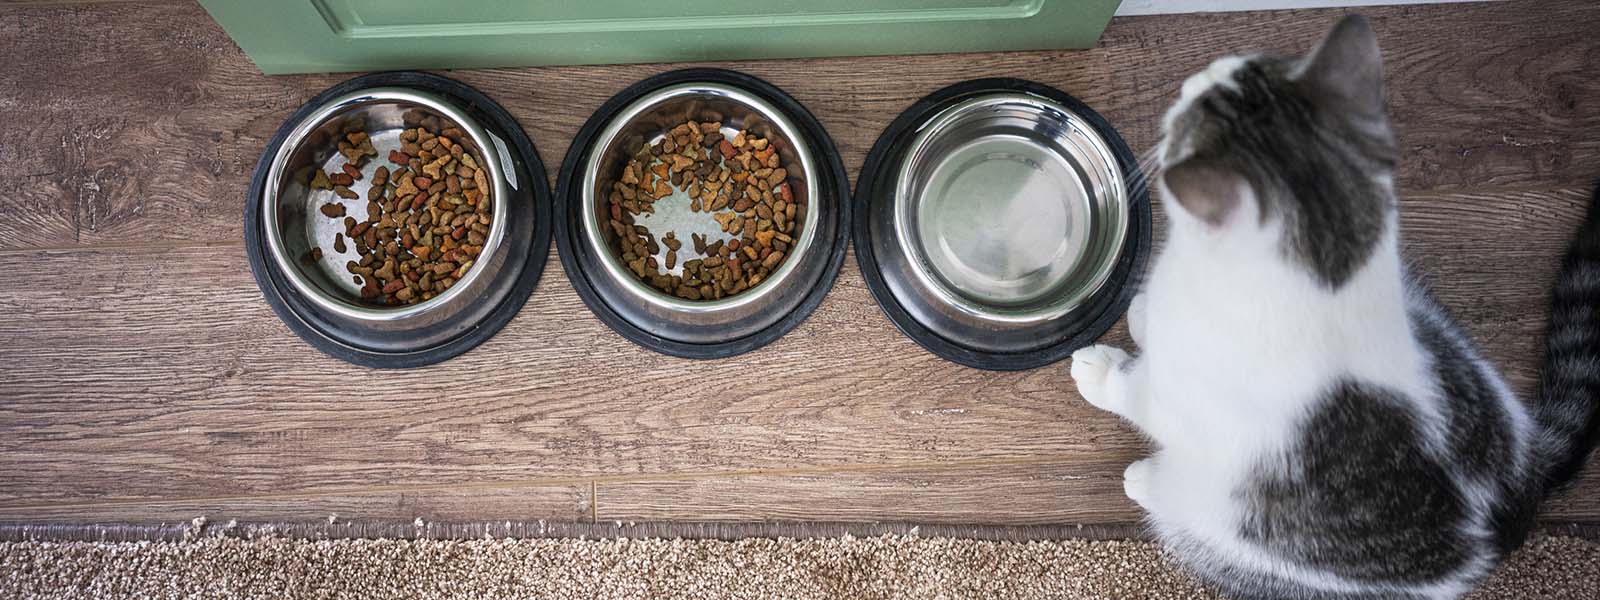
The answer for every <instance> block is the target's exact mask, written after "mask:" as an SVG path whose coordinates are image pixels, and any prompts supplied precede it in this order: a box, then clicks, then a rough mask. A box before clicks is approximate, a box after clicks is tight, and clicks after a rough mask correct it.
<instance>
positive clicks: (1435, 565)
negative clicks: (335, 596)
mask: <svg viewBox="0 0 1600 600" xmlns="http://www.w3.org/2000/svg"><path fill="white" fill-rule="evenodd" d="M1163 133H1164V138H1163V140H1162V142H1161V144H1160V146H1159V147H1158V148H1157V153H1158V155H1159V158H1160V160H1161V164H1162V165H1163V167H1162V168H1161V169H1160V179H1159V181H1160V185H1161V191H1162V193H1161V197H1162V202H1163V206H1164V207H1165V209H1166V211H1165V212H1166V214H1167V217H1168V235H1167V239H1166V245H1165V248H1164V249H1163V250H1162V252H1161V254H1160V257H1159V258H1158V259H1157V260H1156V262H1155V264H1154V266H1153V267H1152V271H1151V273H1150V274H1149V277H1148V278H1147V280H1146V283H1145V287H1144V290H1143V292H1142V293H1141V294H1140V295H1139V296H1138V297H1137V298H1135V300H1134V304H1133V306H1132V307H1131V308H1130V309H1129V314H1128V322H1129V326H1130V328H1131V330H1132V331H1131V332H1132V335H1133V339H1134V341H1135V342H1136V343H1137V344H1138V346H1139V353H1138V356H1136V357H1135V356H1129V355H1128V353H1126V352H1124V351H1122V350H1120V349H1117V348H1112V347H1109V346H1091V347H1088V348H1084V349H1082V350H1079V351H1078V352H1077V353H1075V354H1074V355H1073V357H1072V377H1073V379H1074V380H1076V383H1077V386H1078V390H1079V391H1080V392H1081V393H1082V394H1083V397H1084V398H1085V399H1087V400H1088V401H1089V402H1090V403H1092V404H1094V405H1095V406H1097V407H1100V408H1102V409H1104V410H1108V411H1111V412H1114V413H1116V414H1118V415H1121V416H1122V417H1124V418H1125V419H1127V420H1128V421H1129V422H1131V423H1132V424H1134V425H1135V426H1137V427H1138V428H1139V429H1140V430H1141V431H1142V432H1144V433H1145V434H1146V435H1147V436H1148V437H1149V438H1150V439H1151V441H1152V442H1153V444H1154V446H1155V447H1156V451H1155V454H1154V455H1153V456H1151V457H1149V458H1146V459H1144V460H1140V461H1138V462H1135V463H1133V464H1132V465H1130V466H1129V467H1128V469H1127V471H1126V472H1125V474H1124V488H1125V490H1126V492H1127V494H1128V497H1130V498H1132V499H1133V500H1134V501H1135V502H1137V503H1138V504H1139V505H1140V506H1141V507H1143V508H1144V509H1145V511H1146V512H1147V513H1148V515H1149V521H1150V523H1151V524H1152V526H1153V529H1154V531H1155V533H1156V534H1157V536H1158V537H1159V538H1160V539H1161V540H1162V541H1163V542H1164V543H1165V544H1166V545H1167V546H1168V547H1169V548H1171V549H1172V550H1173V551H1174V552H1175V554H1176V555H1177V556H1178V557H1180V558H1181V559H1182V560H1183V561H1184V563H1185V564H1187V565H1188V566H1189V567H1190V568H1192V569H1193V570H1194V571H1195V572H1196V573H1198V574H1199V575H1201V576H1202V577H1203V578H1204V579H1206V580H1207V581H1209V582H1211V583H1212V584H1214V585H1216V586H1217V587H1219V588H1220V589H1221V590H1223V591H1224V592H1227V593H1230V594H1233V595H1237V596H1242V597H1269V598H1280V597H1288V598H1368V597H1372V598H1378V597H1381V598H1396V597H1398V598H1452V597H1455V596H1458V595H1460V594H1462V593H1463V592H1465V591H1467V590H1468V589H1470V588H1471V587H1472V585H1473V584H1474V583H1475V582H1476V581H1478V580H1479V578H1481V577H1482V576H1484V575H1485V574H1486V573H1487V572H1489V571H1490V570H1491V569H1492V568H1493V567H1494V566H1495V565H1496V564H1497V563H1498V562H1499V561H1500V560H1501V559H1502V558H1503V557H1504V556H1505V555H1506V554H1507V553H1508V552H1510V550H1512V549H1514V548H1515V547H1516V546H1517V545H1519V544H1520V543H1521V542H1522V541H1523V539H1524V538H1525V537H1526V536H1527V534H1528V530H1529V528H1530V527H1531V526H1532V523H1533V517H1534V514H1535V512H1536V510H1537V508H1538V504H1539V502H1540V501H1541V500H1542V499H1543V498H1544V497H1545V496H1546V495H1547V494H1549V493H1550V492H1551V491H1552V490H1554V489H1555V488H1557V487H1558V486H1560V485H1562V484H1563V483H1565V482H1567V481H1568V480H1570V479H1572V478H1573V476H1574V475H1575V474H1576V472H1577V471H1578V469H1579V468H1581V467H1582V465H1583V461H1584V460H1585V458H1586V457H1587V455H1588V454H1589V452H1590V450H1591V449H1593V447H1594V445H1595V441H1596V407H1597V400H1600V210H1596V209H1595V208H1593V207H1591V209H1590V213H1589V216H1588V218H1587V220H1586V222H1585V223H1584V224H1583V226H1582V228H1581V229H1580V231H1579V232H1578V236H1577V239H1576V240H1575V241H1574V242H1573V245H1572V248H1571V250H1570V253H1569V255H1568V256H1567V258H1566V259H1565V262H1564V263H1563V266H1562V269H1561V272H1560V278H1559V280H1558V281H1557V282H1556V285H1555V289H1554V293H1553V311H1552V315H1551V322H1550V327H1549V333H1548V335H1549V337H1548V341H1547V349H1546V351H1547V357H1546V363H1545V368H1544V380H1543V385H1542V388H1541V392H1540V396H1539V398H1538V400H1537V402H1534V403H1532V406H1531V407H1530V406H1525V405H1524V404H1523V403H1521V402H1519V401H1518V400H1517V398H1516V397H1514V396H1513V395H1512V393H1511V392H1510V390H1509V389H1508V388H1507V386H1506V384H1505V383H1504V381H1503V380H1502V379H1501V378H1500V376H1499V374H1498V373H1496V372H1495V369H1494V367H1492V366H1491V365H1489V364H1488V363H1487V362H1485V361H1484V360H1483V359H1482V358H1481V357H1480V356H1479V355H1478V352H1477V351H1476V350H1475V349H1474V348H1473V347H1472V345H1471V342H1470V341H1469V340H1468V339H1467V336H1466V335H1465V334H1463V333H1462V332H1461V330H1460V329H1459V328H1458V327H1457V326H1456V325H1455V324H1454V323H1453V322H1451V320H1450V318H1449V317H1448V316H1447V315H1446V314H1445V313H1444V312H1443V311H1442V310H1441V309H1440V307H1439V306H1438V305H1436V304H1435V303H1434V301H1433V300H1432V299H1431V298H1430V296H1429V294H1428V292H1427V290H1426V289H1424V288H1423V287H1422V286H1421V285H1420V284H1419V283H1418V282H1416V281H1414V280H1411V279H1410V278H1408V276H1407V274H1406V272H1405V269H1404V267H1403V266H1402V262H1401V259H1400V255H1399V249H1398V242H1397V236H1398V233H1399V231H1398V224H1397V219H1396V208H1397V206H1396V197H1395V193H1394V189H1393V185H1392V183H1391V174H1392V172H1393V170H1394V164H1395V158H1396V149H1395V141H1394V136H1393V134H1392V132H1391V130H1390V127H1389V123H1388V119H1387V117H1386V115H1385V106H1384V94H1383V85H1382V66H1381V61H1380V57H1379V53H1378V45H1377V40H1376V36H1375V35H1374V33H1373V30H1372V28H1371V26H1370V25H1369V24H1368V22H1367V21H1366V20H1365V19H1364V18H1361V17H1359V16H1351V17H1347V18H1345V19H1344V20H1343V21H1341V22H1339V23H1338V24H1337V25H1336V26H1335V27H1334V28H1333V30H1332V32H1331V33H1329V34H1328V37H1327V38H1326V39H1325V40H1324V41H1323V42H1322V44H1321V45H1320V46H1319V47H1318V48H1317V49H1316V50H1314V51H1313V52H1312V53H1311V54H1310V55H1308V56H1306V57H1304V58H1285V57H1278V56H1272V55H1264V54H1263V55H1250V56H1242V57H1229V58H1223V59H1221V60H1218V61H1216V62H1215V63H1213V64H1212V65H1211V66H1209V67H1208V68H1206V69H1205V70H1204V71H1201V72H1200V73H1198V74H1196V75H1194V76H1193V77H1191V78H1189V80H1188V81H1186V82H1185V83H1184V84H1183V90H1182V94H1181V97H1180V98H1179V100H1178V101H1177V103H1176V104H1175V105H1174V106H1173V107H1172V109H1171V110H1170V111H1169V112H1168V113H1167V116H1166V119H1165V122H1164V123H1163Z"/></svg>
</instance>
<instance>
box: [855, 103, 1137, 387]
mask: <svg viewBox="0 0 1600 600" xmlns="http://www.w3.org/2000/svg"><path fill="white" fill-rule="evenodd" d="M1142 182H1143V175H1142V174H1141V173H1140V172H1139V167H1138V164H1137V163H1136V161H1135V160H1134V158H1133V154H1132V153H1131V152H1130V151H1129V150H1128V147H1127V144H1125V143H1124V142H1123V141H1122V138H1121V137H1120V136H1118V135H1117V132H1116V130H1115V129H1113V128H1112V127H1111V125H1110V123H1108V122H1107V121H1106V120H1105V119H1104V118H1102V117H1101V116H1100V115H1099V114H1097V113H1095V112H1094V111H1093V110H1092V109H1090V108H1089V107H1088V106H1086V105H1084V104H1083V103H1082V102H1080V101H1078V100H1077V99H1076V98H1073V97H1072V96H1069V95H1067V94H1065V93H1063V92H1061V91H1059V90H1056V89H1054V88H1051V87H1049V86H1045V85H1041V84H1038V83H1033V82H1029V81H1023V80H1017V79H982V80H975V81H968V82H964V83H958V84H955V85H952V86H950V87H947V88H945V89H942V90H939V91H937V92H934V93H933V94H931V95H929V96H928V97H926V98H924V99H922V100H920V101H918V102H917V103H916V104H914V105H913V106H912V107H911V108H909V109H907V110H906V111H905V112H904V113H902V114H901V115H900V116H899V117H898V118H897V119H895V121H894V122H893V123H891V124H890V126H889V127H888V128H887V129H886V130H885V131H884V132H883V134H882V135H881V136H880V137H879V138H878V141H877V142H876V143H875V144H874V145H873V148H872V150H871V152H870V153H869V154H868V156H867V161H866V164H865V165H864V166H863V167H862V173H861V176H860V179H859V180H858V181H857V185H856V203H855V213H856V214H855V215H854V218H855V221H854V223H855V225H854V230H853V232H852V233H853V238H854V240H855V248H856V257H857V260H858V261H859V262H860V265H861V270H862V275H863V277H864V279H865V280H866V282H867V287H868V289H869V290H870V291H871V292H872V295H873V297H874V298H875V299H877V301H878V304H879V306H880V307H882V308H883V310H884V312H885V314H887V315H888V317H889V319H890V321H891V322H893V323H894V324H895V326H896V327H898V328H899V329H900V330H901V331H902V332H904V333H905V334H906V335H907V336H909V337H911V338H912V339H913V340H915V341H916V342H917V343H918V344H920V345H922V346H923V347H924V348H927V349H928V350H929V351H931V352H933V353H934V354H937V355H939V356H941V357H944V358H946V359H948V360H951V361H954V362H957V363H961V364H964V365H968V366H973V367H979V368H985V369H995V370H1016V369H1027V368H1032V367H1037V366H1041V365H1044V364H1048V363H1050V362H1053V361H1056V360H1060V359H1061V358H1064V357H1066V356H1067V355H1069V354H1071V352H1072V351H1073V350H1075V349H1077V348H1079V347H1081V346H1083V345H1085V344H1087V343H1090V342H1092V341H1093V340H1094V339H1096V338H1098V337H1099V336H1100V335H1101V334H1103V333H1105V331H1106V330H1107V329H1108V328H1110V327H1111V325H1112V324H1113V323H1115V322H1116V320H1117V319H1118V318H1119V317H1120V316H1121V315H1122V313H1123V312H1124V311H1125V310H1126V309H1127V306H1128V303H1129V301H1130V299H1131V297H1132V294H1133V287H1134V286H1132V285H1129V284H1128V282H1129V281H1130V280H1131V279H1132V278H1133V277H1135V275H1136V274H1137V273H1140V272H1142V270H1143V268H1144V263H1145V261H1146V257H1147V255H1148V254H1149V247H1150V205H1149V199H1148V197H1147V195H1146V193H1145V190H1144V186H1143V183H1142Z"/></svg>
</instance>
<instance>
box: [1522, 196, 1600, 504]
mask: <svg viewBox="0 0 1600 600" xmlns="http://www.w3.org/2000/svg"><path fill="white" fill-rule="evenodd" d="M1550 304H1551V306H1550V328H1549V332H1548V334H1547V335H1548V337H1547V338H1546V339H1545V363H1544V373H1543V377H1542V381H1541V382H1540V388H1539V403H1538V406H1537V407H1536V408H1535V409H1534V419H1535V421H1536V422H1537V423H1538V427H1539V431H1540V434H1541V435H1540V437H1541V441H1542V446H1543V448H1542V450H1543V452H1542V454H1543V455H1544V458H1545V459H1546V461H1547V462H1546V465H1547V467H1546V469H1545V486H1544V487H1545V491H1546V492H1547V493H1548V492H1550V491H1553V490H1555V489H1557V488H1560V487H1561V486H1562V485H1564V484H1566V483H1567V482H1569V481H1571V480H1572V479H1573V478H1574V477H1576V476H1577V474H1578V471H1579V470H1580V469H1582V468H1583V463H1584V461H1585V460H1587V459H1588V457H1589V453H1590V451H1592V450H1594V447H1595V442H1596V441H1597V440H1600V189H1596V191H1595V197H1594V199H1593V200H1592V201H1591V202H1590V203H1589V212H1588V216H1587V217H1586V218H1585V219H1584V221H1583V225H1581V226H1580V227H1578V235H1577V236H1576V237H1574V238H1573V240H1572V246H1571V247H1570V248H1569V249H1568V250H1567V256H1566V258H1565V259H1563V260H1562V263H1561V272H1560V273H1559V274H1558V275H1557V276H1556V285H1555V290H1554V291H1553V292H1552V293H1551V301H1550Z"/></svg>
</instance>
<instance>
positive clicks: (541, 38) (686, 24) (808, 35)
mask: <svg viewBox="0 0 1600 600" xmlns="http://www.w3.org/2000/svg"><path fill="white" fill-rule="evenodd" d="M1119 2H1120V0H805V1H798V0H745V1H735V2H729V1H709V0H654V1H649V0H645V1H640V0H588V1H584V0H579V1H560V0H545V1H540V0H477V1H474V0H455V1H451V0H299V1H296V2H288V1H283V0H200V4H201V5H202V6H204V7H205V8H206V10H207V11H208V12H210V13H211V16H212V17H213V18H215V19H216V20H217V22H218V23H221V24H222V27H223V29H226V30H227V31H228V34H229V35H231V36H233V39H234V40H235V41H236V42H238V43H239V46H240V47H241V48H244V51H245V52H246V53H248V54H249V55H250V58H251V59H253V60H254V61H255V62H256V65H257V66H259V67H261V70H262V71H264V72H266V73H307V72H325V71H371V70H382V69H428V68H454V67H499V66H518V65H558V64H599V63H628V62H671V61H691V60H721V59H743V58H784V57H799V56H859V55H871V54H917V53H928V52H972V51H983V50H1035V49H1045V48H1082V47H1087V46H1090V45H1092V44H1094V41H1095V39H1096V38H1098V37H1099V36H1100V32H1101V31H1102V30H1104V29H1105V26H1106V23H1107V22H1109V21H1110V20H1111V13H1112V12H1113V11H1115V10H1116V8H1117V4H1118V3H1119Z"/></svg>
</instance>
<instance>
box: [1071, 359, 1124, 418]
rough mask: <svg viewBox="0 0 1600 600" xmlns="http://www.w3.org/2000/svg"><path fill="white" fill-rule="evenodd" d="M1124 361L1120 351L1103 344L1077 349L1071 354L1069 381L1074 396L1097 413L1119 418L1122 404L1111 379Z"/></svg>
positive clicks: (1121, 399)
mask: <svg viewBox="0 0 1600 600" xmlns="http://www.w3.org/2000/svg"><path fill="white" fill-rule="evenodd" d="M1128 360H1129V357H1128V353H1127V352H1124V351H1122V349H1121V348H1114V347H1111V346H1106V345H1104V344H1095V345H1093V346H1086V347H1084V348H1079V349H1078V351H1077V352H1073V353H1072V381H1073V382H1074V383H1076V384H1077V385H1078V393H1079V394H1081V395H1082V396H1083V399H1084V400H1088V401H1089V404H1093V405H1094V406H1095V407H1096V408H1099V409H1100V410H1106V411H1111V412H1114V413H1117V414H1119V415H1120V414H1122V407H1123V404H1124V401H1123V398H1120V397H1118V393H1117V392H1118V390H1117V389H1116V388H1117V387H1119V386H1112V385H1111V379H1112V378H1113V377H1114V376H1116V375H1118V374H1119V373H1118V370H1119V369H1121V368H1122V365H1123V363H1126V362H1128Z"/></svg>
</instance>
